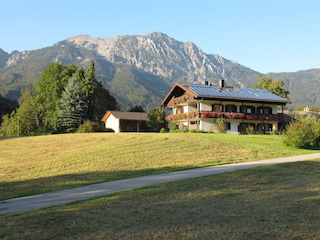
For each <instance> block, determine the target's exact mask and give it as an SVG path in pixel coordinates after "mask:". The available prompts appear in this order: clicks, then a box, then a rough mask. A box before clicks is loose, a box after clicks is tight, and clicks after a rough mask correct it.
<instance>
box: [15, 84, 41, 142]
mask: <svg viewBox="0 0 320 240" xmlns="http://www.w3.org/2000/svg"><path fill="white" fill-rule="evenodd" d="M19 105H20V106H19V108H18V109H17V113H16V115H17V118H18V119H17V120H18V121H19V123H18V124H19V134H20V135H22V136H28V135H35V134H36V133H38V132H39V131H40V126H39V118H38V114H37V111H36V108H35V105H34V103H33V101H32V95H31V90H30V89H29V88H27V89H24V90H23V91H22V93H21V97H20V98H19Z"/></svg>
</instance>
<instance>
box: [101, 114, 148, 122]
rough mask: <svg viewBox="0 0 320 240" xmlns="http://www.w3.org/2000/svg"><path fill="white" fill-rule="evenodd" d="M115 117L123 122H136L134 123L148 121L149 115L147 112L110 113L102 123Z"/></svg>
mask: <svg viewBox="0 0 320 240" xmlns="http://www.w3.org/2000/svg"><path fill="white" fill-rule="evenodd" d="M111 115H113V116H114V117H115V118H117V119H121V120H134V121H146V120H147V113H145V112H120V111H108V112H107V113H106V114H105V115H104V116H103V118H102V119H101V121H103V122H105V121H107V119H108V118H109V116H111Z"/></svg>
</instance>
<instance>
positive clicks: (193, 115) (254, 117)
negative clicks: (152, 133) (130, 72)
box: [166, 111, 285, 122]
mask: <svg viewBox="0 0 320 240" xmlns="http://www.w3.org/2000/svg"><path fill="white" fill-rule="evenodd" d="M197 115H198V114H197V112H188V113H180V114H174V115H169V116H167V117H166V120H167V121H169V122H170V121H178V120H187V119H199V118H200V119H205V118H224V119H243V120H251V121H283V120H284V119H285V116H284V114H282V113H278V114H245V113H233V112H211V111H210V112H209V111H201V112H200V115H199V116H197Z"/></svg>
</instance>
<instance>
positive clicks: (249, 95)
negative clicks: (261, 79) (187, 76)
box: [161, 83, 289, 106]
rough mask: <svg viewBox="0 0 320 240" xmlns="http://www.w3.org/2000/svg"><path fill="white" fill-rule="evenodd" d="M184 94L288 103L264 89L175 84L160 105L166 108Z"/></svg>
mask: <svg viewBox="0 0 320 240" xmlns="http://www.w3.org/2000/svg"><path fill="white" fill-rule="evenodd" d="M184 92H189V93H190V94H191V95H193V97H195V98H208V99H221V100H238V101H255V102H272V103H277V104H286V103H288V102H289V101H288V99H285V98H282V97H280V96H278V95H276V94H274V93H271V92H268V91H267V90H264V89H258V88H236V87H219V86H215V85H201V84H180V83H176V84H175V85H174V86H173V88H172V89H171V91H170V92H169V93H168V95H167V96H166V98H165V99H164V100H163V101H162V103H161V105H163V106H166V105H167V104H168V103H169V101H170V100H171V98H172V97H173V96H181V95H183V93H184Z"/></svg>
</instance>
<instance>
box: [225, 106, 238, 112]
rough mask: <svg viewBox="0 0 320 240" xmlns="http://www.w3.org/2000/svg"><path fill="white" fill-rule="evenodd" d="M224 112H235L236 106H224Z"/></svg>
mask: <svg viewBox="0 0 320 240" xmlns="http://www.w3.org/2000/svg"><path fill="white" fill-rule="evenodd" d="M225 111H226V112H237V106H235V105H226V109H225Z"/></svg>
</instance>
